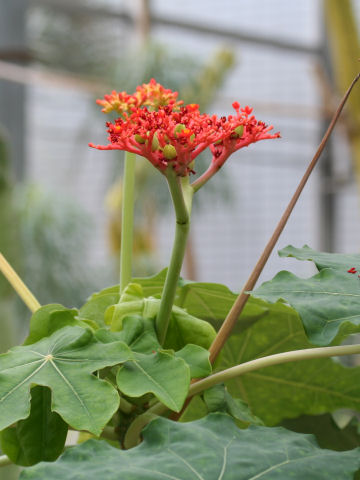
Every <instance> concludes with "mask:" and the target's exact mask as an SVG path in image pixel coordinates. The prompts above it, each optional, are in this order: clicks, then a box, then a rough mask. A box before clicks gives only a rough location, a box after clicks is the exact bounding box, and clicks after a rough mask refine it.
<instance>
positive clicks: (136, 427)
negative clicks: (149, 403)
mask: <svg viewBox="0 0 360 480" xmlns="http://www.w3.org/2000/svg"><path fill="white" fill-rule="evenodd" d="M168 410H169V409H168V408H167V407H165V405H163V404H162V403H157V404H156V405H154V406H153V407H152V408H150V409H149V410H148V411H147V412H145V413H143V414H142V415H139V416H138V417H136V418H135V420H134V421H133V422H132V424H131V425H130V427H129V428H128V430H127V432H126V435H125V438H124V447H125V448H126V449H128V448H132V447H136V445H138V444H139V443H140V434H141V430H142V429H143V428H144V427H145V425H147V424H148V423H149V422H150V421H151V420H153V419H154V418H156V417H158V416H159V415H163V414H164V413H166V412H167V411H168Z"/></svg>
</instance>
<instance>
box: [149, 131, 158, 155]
mask: <svg viewBox="0 0 360 480" xmlns="http://www.w3.org/2000/svg"><path fill="white" fill-rule="evenodd" d="M158 149H159V140H158V138H157V135H156V133H155V134H154V136H153V139H152V142H151V151H152V152H155V150H158Z"/></svg>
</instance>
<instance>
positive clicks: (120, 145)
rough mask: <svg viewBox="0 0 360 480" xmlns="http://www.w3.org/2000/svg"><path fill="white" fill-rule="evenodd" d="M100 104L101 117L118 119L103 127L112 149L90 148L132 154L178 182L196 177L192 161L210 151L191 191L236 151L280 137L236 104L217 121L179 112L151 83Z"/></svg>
mask: <svg viewBox="0 0 360 480" xmlns="http://www.w3.org/2000/svg"><path fill="white" fill-rule="evenodd" d="M104 98H105V100H98V101H97V102H98V103H99V104H101V105H103V107H104V108H103V111H105V112H109V111H111V110H116V111H117V112H119V113H120V114H121V116H120V117H119V118H117V119H116V120H115V121H114V122H113V123H112V122H107V124H106V125H107V127H108V130H107V131H108V133H109V137H108V140H109V142H110V143H109V144H108V145H94V144H89V145H90V146H91V147H94V148H97V149H99V150H125V151H128V152H133V153H136V154H138V155H141V156H143V157H145V158H147V159H148V160H149V161H150V162H151V163H152V164H153V165H154V166H155V167H156V168H158V169H159V170H160V171H162V172H164V171H165V170H166V169H167V168H168V167H169V166H172V167H173V169H174V170H175V171H176V173H177V174H178V175H180V176H186V175H188V174H189V173H194V170H193V161H194V160H195V158H196V157H197V156H198V155H199V154H200V153H201V152H202V151H203V150H205V149H206V148H207V147H209V148H210V150H211V152H212V154H213V159H212V162H211V166H210V167H209V170H210V172H209V174H208V173H206V174H204V176H203V177H200V178H199V179H198V180H196V182H194V185H196V184H197V185H199V184H203V183H204V182H205V181H207V180H208V179H209V178H210V176H211V175H212V174H213V173H214V172H215V171H217V170H218V169H219V168H220V167H221V166H222V165H223V164H224V162H225V161H226V159H227V158H228V157H229V156H230V155H231V154H232V153H233V152H235V151H236V150H238V149H240V148H242V147H246V146H248V145H250V144H251V143H255V142H258V141H259V140H265V139H269V138H278V137H279V136H280V134H279V133H275V134H270V133H269V132H270V130H272V128H273V127H272V126H267V125H265V124H264V123H263V122H260V121H257V120H256V118H255V117H254V116H253V115H251V113H252V109H251V108H250V107H245V108H242V109H240V105H239V104H238V103H237V102H234V103H233V107H234V109H235V111H236V115H229V116H228V117H220V118H219V117H217V116H216V115H212V116H210V115H207V114H201V113H200V111H199V106H198V105H196V104H190V105H186V106H180V105H181V103H182V102H180V101H177V100H176V99H177V92H172V91H171V90H167V89H165V88H164V87H162V86H161V85H160V84H159V83H156V82H155V80H154V79H152V80H151V82H150V83H149V84H143V85H142V86H141V87H137V90H136V92H135V93H134V94H133V95H128V94H127V93H126V92H121V93H116V92H112V94H111V95H106V96H105V97H104ZM205 177H206V179H205Z"/></svg>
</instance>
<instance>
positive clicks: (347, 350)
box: [125, 345, 360, 448]
mask: <svg viewBox="0 0 360 480" xmlns="http://www.w3.org/2000/svg"><path fill="white" fill-rule="evenodd" d="M354 354H360V345H342V346H339V347H320V348H306V349H304V350H293V351H291V352H283V353H276V354H275V355H269V356H267V357H263V358H256V359H255V360H251V361H250V362H246V363H242V364H240V365H236V366H235V367H231V368H228V369H226V370H223V371H222V372H218V373H215V374H214V375H210V376H209V377H206V378H203V379H202V380H199V381H197V382H196V383H193V384H192V385H190V389H189V394H188V398H189V397H192V396H194V395H197V394H198V393H201V392H203V391H204V390H207V389H208V388H210V387H213V386H214V385H218V384H219V383H224V382H225V381H228V380H231V379H232V378H235V377H238V376H240V375H244V374H245V373H249V372H252V371H254V370H259V369H260V368H265V367H270V366H273V365H281V364H282V363H289V362H294V361H300V360H312V359H316V358H327V357H340V356H342V355H354ZM168 410H169V409H168V408H167V407H165V405H163V404H162V403H157V404H155V405H154V406H153V407H152V408H150V409H149V410H148V411H147V412H145V413H143V414H142V415H139V416H138V417H137V418H136V419H135V420H134V421H133V423H132V424H131V425H130V427H129V429H128V431H127V433H126V436H125V448H131V447H135V446H136V445H137V444H138V443H139V442H140V434H141V430H142V429H143V428H144V427H145V426H146V425H147V424H148V423H149V422H150V421H151V420H152V419H153V418H155V417H156V416H157V415H164V414H165V413H166V412H167V411H168Z"/></svg>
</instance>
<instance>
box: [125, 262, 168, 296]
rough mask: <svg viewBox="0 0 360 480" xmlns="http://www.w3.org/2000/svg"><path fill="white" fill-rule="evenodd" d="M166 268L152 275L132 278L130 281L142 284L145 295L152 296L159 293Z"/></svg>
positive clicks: (163, 281) (162, 286)
mask: <svg viewBox="0 0 360 480" xmlns="http://www.w3.org/2000/svg"><path fill="white" fill-rule="evenodd" d="M167 270H168V269H167V268H164V269H163V270H161V272H159V273H157V274H156V275H153V276H152V277H145V278H134V279H133V280H132V281H133V282H134V283H138V284H139V285H141V286H142V289H143V293H144V296H145V297H154V296H156V295H161V293H162V291H163V288H164V283H165V279H166V274H167Z"/></svg>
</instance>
